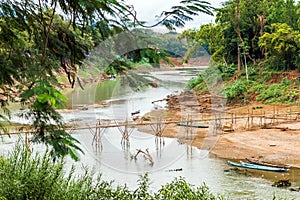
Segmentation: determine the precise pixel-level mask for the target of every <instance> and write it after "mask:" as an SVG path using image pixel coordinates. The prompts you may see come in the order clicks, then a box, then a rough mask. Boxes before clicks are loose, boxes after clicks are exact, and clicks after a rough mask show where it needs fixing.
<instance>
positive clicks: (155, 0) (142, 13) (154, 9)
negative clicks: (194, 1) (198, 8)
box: [127, 0, 224, 31]
mask: <svg viewBox="0 0 300 200" xmlns="http://www.w3.org/2000/svg"><path fill="white" fill-rule="evenodd" d="M180 1H181V0H127V2H128V4H130V5H133V6H134V8H135V10H136V11H137V17H138V19H139V20H140V21H147V22H149V24H154V23H155V16H156V15H159V14H160V13H161V12H162V11H164V10H166V11H168V10H170V8H171V7H172V6H175V5H179V2H180ZM207 2H210V3H211V5H212V6H213V7H215V8H216V7H221V2H224V0H212V1H209V0H208V1H207ZM210 22H214V17H212V16H209V15H206V14H204V13H203V14H202V13H201V14H200V15H199V16H195V17H194V20H193V21H192V22H188V23H187V24H186V26H185V28H184V29H187V28H193V27H195V28H199V26H200V25H201V24H207V23H210ZM177 31H180V30H177Z"/></svg>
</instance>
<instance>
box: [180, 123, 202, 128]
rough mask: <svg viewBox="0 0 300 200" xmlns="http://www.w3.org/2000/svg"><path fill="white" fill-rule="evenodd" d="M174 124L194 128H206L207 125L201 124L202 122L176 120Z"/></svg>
mask: <svg viewBox="0 0 300 200" xmlns="http://www.w3.org/2000/svg"><path fill="white" fill-rule="evenodd" d="M176 124H177V125H178V126H187V127H194V128H208V126H207V125H203V124H187V123H183V122H177V123H176Z"/></svg>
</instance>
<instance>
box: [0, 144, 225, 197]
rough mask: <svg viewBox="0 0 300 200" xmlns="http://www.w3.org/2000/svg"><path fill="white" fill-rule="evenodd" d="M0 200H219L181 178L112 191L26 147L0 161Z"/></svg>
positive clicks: (144, 178) (101, 182) (145, 179)
mask: <svg viewBox="0 0 300 200" xmlns="http://www.w3.org/2000/svg"><path fill="white" fill-rule="evenodd" d="M0 162H1V165H0V172H1V178H0V199H3V200H4V199H12V200H14V199H33V200H35V199H65V200H67V199H70V200H71V199H72V200H73V199H80V200H81V199H83V200H84V199H89V200H90V199H97V200H98V199H116V200H119V199H124V200H127V199H129V200H131V199H132V200H133V199H147V200H151V199H153V200H154V199H197V200H198V199H221V197H219V196H218V197H216V196H214V195H213V194H211V193H210V192H209V190H208V188H207V186H205V185H203V186H200V187H198V188H194V187H193V186H192V185H190V184H188V183H186V181H185V180H184V179H183V178H180V179H175V180H174V181H173V182H172V183H170V184H167V185H165V186H162V187H161V189H160V190H159V191H158V192H156V193H151V192H149V185H150V184H149V182H150V180H149V177H148V174H145V175H143V176H141V177H140V180H139V184H138V188H137V189H136V190H133V191H131V190H129V189H128V188H127V187H126V186H124V187H122V186H117V187H113V186H112V183H113V182H107V181H104V180H102V178H101V175H99V176H97V177H96V178H94V177H93V173H92V172H89V171H88V169H86V170H85V173H84V174H83V175H81V176H77V177H76V176H75V175H74V170H75V169H74V168H72V169H71V171H70V172H69V173H68V174H65V173H64V163H63V162H62V161H59V162H53V161H52V158H51V156H50V155H49V154H48V153H45V154H44V155H42V156H40V155H38V154H33V153H32V152H31V150H29V149H27V148H26V147H21V146H18V147H16V148H15V149H14V151H13V152H12V153H11V154H10V155H9V156H8V157H7V158H2V157H0Z"/></svg>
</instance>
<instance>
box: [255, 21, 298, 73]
mask: <svg viewBox="0 0 300 200" xmlns="http://www.w3.org/2000/svg"><path fill="white" fill-rule="evenodd" d="M259 45H260V47H262V48H264V49H265V50H266V62H269V63H270V66H272V67H273V68H275V69H278V70H289V69H296V68H298V69H299V66H300V56H299V55H300V33H299V31H294V30H293V29H292V28H291V27H290V26H288V25H287V24H285V23H283V24H281V23H274V24H272V32H271V33H265V34H264V35H263V36H261V37H260V43H259Z"/></svg>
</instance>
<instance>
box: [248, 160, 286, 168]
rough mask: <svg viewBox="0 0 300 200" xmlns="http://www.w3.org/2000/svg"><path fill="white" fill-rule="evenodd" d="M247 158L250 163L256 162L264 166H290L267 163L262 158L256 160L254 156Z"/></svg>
mask: <svg viewBox="0 0 300 200" xmlns="http://www.w3.org/2000/svg"><path fill="white" fill-rule="evenodd" d="M246 160H247V161H248V162H249V163H252V164H256V165H262V166H268V167H279V168H289V166H286V165H277V164H272V163H266V162H262V161H260V160H255V159H252V158H246Z"/></svg>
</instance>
